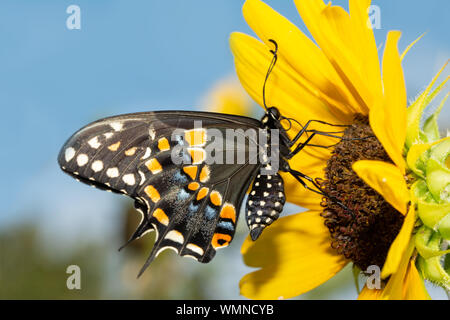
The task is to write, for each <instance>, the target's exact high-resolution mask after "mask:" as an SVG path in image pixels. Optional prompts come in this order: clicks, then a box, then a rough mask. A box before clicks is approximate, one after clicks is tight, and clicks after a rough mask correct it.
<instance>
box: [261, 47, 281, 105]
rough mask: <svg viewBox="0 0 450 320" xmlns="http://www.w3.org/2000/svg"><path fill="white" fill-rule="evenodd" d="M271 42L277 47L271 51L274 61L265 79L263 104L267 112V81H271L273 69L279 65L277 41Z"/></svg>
mask: <svg viewBox="0 0 450 320" xmlns="http://www.w3.org/2000/svg"><path fill="white" fill-rule="evenodd" d="M269 42H272V43H273V44H274V46H275V49H274V50H270V52H271V53H272V54H273V58H272V61H271V62H270V65H269V69H268V70H267V74H266V78H265V79H264V85H263V104H264V108H266V110H267V109H268V107H267V104H266V84H267V79H269V76H270V73H271V72H272V70H273V67H275V64H276V63H277V59H278V55H277V52H278V44H277V43H276V41H275V40H272V39H269Z"/></svg>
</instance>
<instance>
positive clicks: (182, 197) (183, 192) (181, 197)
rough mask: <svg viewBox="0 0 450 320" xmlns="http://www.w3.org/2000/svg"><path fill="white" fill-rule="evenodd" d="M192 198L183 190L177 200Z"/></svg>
mask: <svg viewBox="0 0 450 320" xmlns="http://www.w3.org/2000/svg"><path fill="white" fill-rule="evenodd" d="M189 197H190V194H189V193H187V192H186V190H184V189H183V188H181V189H180V192H178V195H177V199H178V200H180V201H183V200H186V199H188V198H189Z"/></svg>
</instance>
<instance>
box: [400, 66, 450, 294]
mask: <svg viewBox="0 0 450 320" xmlns="http://www.w3.org/2000/svg"><path fill="white" fill-rule="evenodd" d="M441 72H442V70H441ZM439 74H440V73H439ZM439 74H438V76H439ZM436 79H437V77H436V78H435V79H434V80H433V81H432V83H431V84H430V85H429V86H428V88H427V89H426V90H425V91H424V92H423V93H422V94H421V95H420V96H419V97H418V98H417V100H416V101H415V102H414V103H413V104H412V105H411V106H410V107H409V108H408V129H407V137H406V141H405V146H406V151H407V154H406V161H407V164H408V167H409V169H410V170H411V175H412V176H413V180H414V181H415V182H414V183H413V185H412V187H411V193H412V201H413V202H414V204H415V205H416V206H417V215H418V218H419V220H420V221H419V226H418V229H417V232H416V234H415V246H416V249H417V252H418V257H417V267H418V269H419V271H420V272H421V274H422V276H423V277H424V278H425V279H427V280H429V281H432V282H434V283H436V284H438V285H441V286H442V287H444V288H445V289H446V290H450V276H449V272H450V270H449V266H448V262H447V261H448V260H449V259H448V257H447V255H448V253H450V250H448V249H447V248H448V241H449V240H450V168H449V167H448V163H449V157H450V137H446V138H441V136H440V133H439V127H438V124H437V119H438V116H439V114H440V112H441V110H442V108H443V106H444V103H445V101H446V99H447V98H448V94H447V95H446V96H445V98H444V99H443V101H442V102H441V104H440V105H439V107H438V108H437V110H436V112H434V113H433V114H432V115H431V116H429V117H428V118H427V119H425V120H424V121H423V123H422V120H423V119H422V118H423V113H424V111H425V109H426V108H427V107H428V106H429V104H430V102H431V101H432V100H433V99H434V98H435V97H436V96H437V95H438V94H439V93H440V91H442V89H443V88H444V85H445V83H446V82H447V81H448V79H449V78H448V77H447V79H446V80H445V81H444V82H443V83H442V84H440V85H439V86H438V87H437V88H436V89H435V90H433V91H431V88H432V86H433V85H434V83H435V82H436Z"/></svg>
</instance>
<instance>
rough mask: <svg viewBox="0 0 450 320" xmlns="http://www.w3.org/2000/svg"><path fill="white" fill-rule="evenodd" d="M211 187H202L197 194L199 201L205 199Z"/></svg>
mask: <svg viewBox="0 0 450 320" xmlns="http://www.w3.org/2000/svg"><path fill="white" fill-rule="evenodd" d="M208 191H209V189H208V188H205V187H203V188H201V189H200V191H199V192H198V194H197V201H198V200H201V199H203V198H204V197H206V195H207V194H208Z"/></svg>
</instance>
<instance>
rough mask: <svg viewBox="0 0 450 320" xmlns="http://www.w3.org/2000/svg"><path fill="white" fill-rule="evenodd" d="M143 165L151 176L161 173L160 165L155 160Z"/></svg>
mask: <svg viewBox="0 0 450 320" xmlns="http://www.w3.org/2000/svg"><path fill="white" fill-rule="evenodd" d="M145 165H146V166H147V168H148V170H150V171H151V172H152V173H153V174H156V173H158V172H160V171H162V166H161V164H160V163H159V161H158V160H156V159H155V158H153V159H150V160H148V161H147V162H146V163H145Z"/></svg>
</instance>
